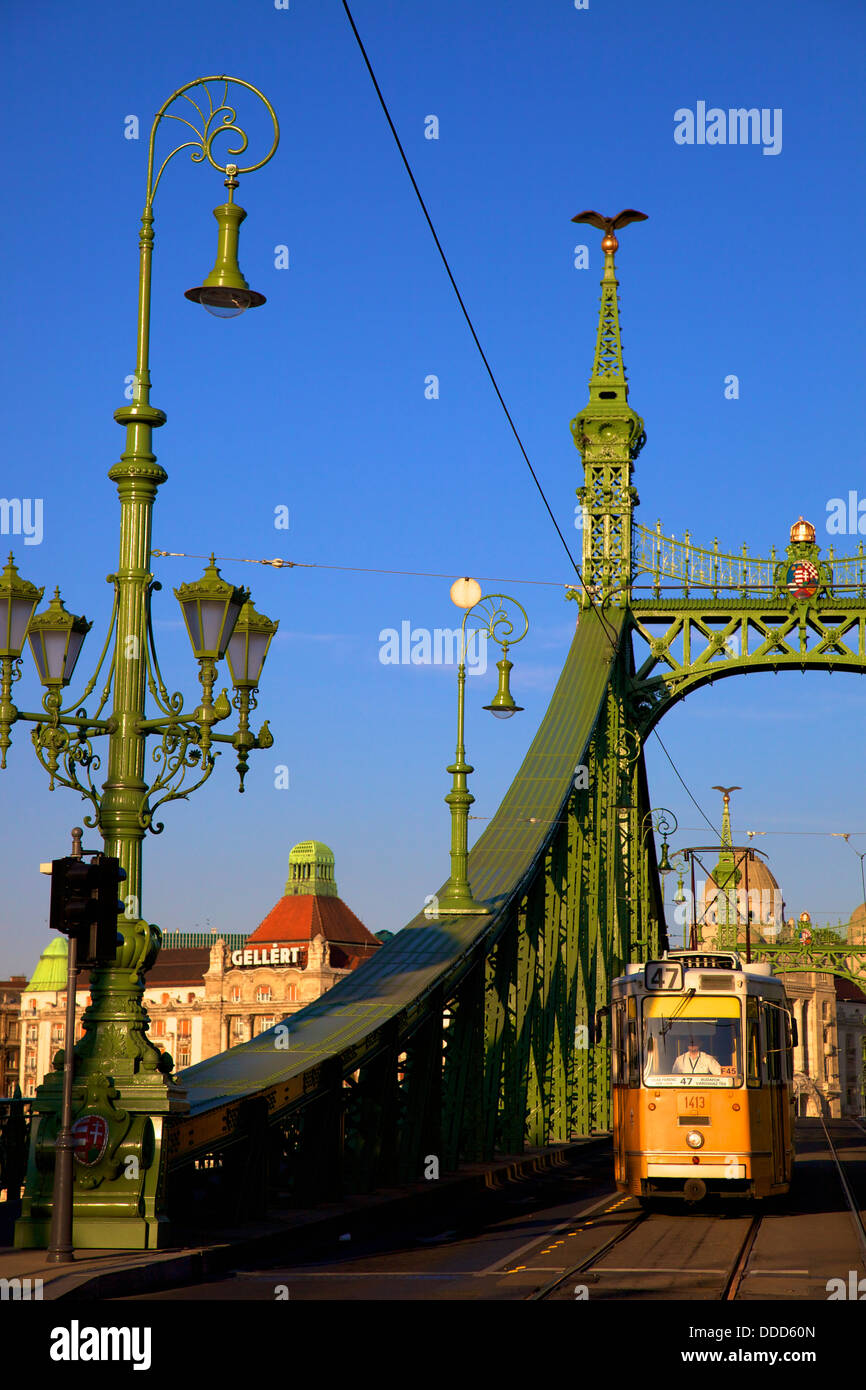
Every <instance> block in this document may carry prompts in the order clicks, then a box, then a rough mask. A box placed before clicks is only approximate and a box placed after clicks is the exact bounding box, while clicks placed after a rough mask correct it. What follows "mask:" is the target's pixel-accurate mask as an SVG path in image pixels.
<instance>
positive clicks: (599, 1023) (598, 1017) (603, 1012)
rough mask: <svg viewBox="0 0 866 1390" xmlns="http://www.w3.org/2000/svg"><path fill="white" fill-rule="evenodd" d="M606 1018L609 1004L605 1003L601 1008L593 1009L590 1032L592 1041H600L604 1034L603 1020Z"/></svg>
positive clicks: (608, 1015)
mask: <svg viewBox="0 0 866 1390" xmlns="http://www.w3.org/2000/svg"><path fill="white" fill-rule="evenodd" d="M606 1018H610V1004H605V1005H604V1006H603V1008H601V1009H596V1011H595V1019H594V1027H593V1032H592V1040H593V1042H594V1043H600V1042H601V1040H602V1037H603V1036H604V1021H605V1019H606Z"/></svg>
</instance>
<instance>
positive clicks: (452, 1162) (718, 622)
mask: <svg viewBox="0 0 866 1390" xmlns="http://www.w3.org/2000/svg"><path fill="white" fill-rule="evenodd" d="M602 247H603V250H604V253H605V265H604V275H603V279H602V282H601V287H602V299H601V311H600V316H599V327H598V336H597V343H596V352H595V361H594V366H593V373H592V377H591V380H590V384H589V392H590V400H589V403H588V405H587V407H586V408H585V409H584V410H583V412H582V413H581V414H580V415H578V417H577V418H576V419H575V420H574V421H573V422H572V432H573V434H574V439H575V443H576V444H577V447H578V449H579V450H580V453H581V456H582V459H583V465H584V485H583V486H582V487H581V488H580V489H579V490H578V497H579V498H580V501H581V505H582V512H583V562H582V578H583V584H584V587H583V588H582V589H581V590H574V591H573V592H572V593H571V594H570V595H569V597H572V598H574V599H575V600H576V601H577V614H578V626H577V630H576V633H575V636H574V640H573V642H572V645H571V649H570V651H569V653H568V656H567V658H566V661H565V665H564V668H563V671H562V675H561V676H560V679H559V682H558V684H557V687H556V690H555V692H554V695H553V697H552V699H551V703H550V706H549V708H548V711H547V713H546V715H545V717H544V719H543V721H542V724H541V726H540V728H539V730H538V733H537V735H536V738H535V740H534V742H533V744H532V746H531V748H530V750H529V752H528V753H527V756H526V758H525V760H524V763H523V765H522V767H521V768H520V770H519V771H518V773H517V776H516V777H515V779H514V782H513V783H512V785H511V787H510V789H509V791H508V792H507V793H506V795H505V798H504V800H503V801H502V804H501V806H500V807H499V810H498V811H497V813H496V815H495V816H494V818H493V819H492V821H491V822H490V824H489V825H488V827H487V829H486V830H485V832H484V834H483V835H482V836H481V838H480V839H479V841H478V843H477V844H476V846H475V848H474V849H473V850H472V852H471V855H470V864H469V867H470V876H471V882H472V888H473V892H474V894H475V896H476V898H478V899H479V900H481V901H484V902H485V903H486V904H487V905H488V907H489V908H490V909H491V911H490V914H489V915H488V916H477V917H466V916H455V917H451V918H449V917H447V916H444V915H443V916H440V917H432V918H431V917H430V916H427V915H425V913H423V912H422V913H419V914H418V916H417V917H415V918H414V919H413V920H412V921H411V922H409V923H408V925H407V926H406V928H404V930H402V931H401V932H399V933H398V934H397V935H396V936H395V937H394V938H393V939H392V940H391V941H389V942H388V944H387V945H386V946H385V947H383V949H382V950H380V951H378V952H377V953H376V955H375V956H374V957H373V958H372V959H371V960H370V961H369V962H367V963H366V964H365V965H363V966H362V967H360V968H359V969H358V970H356V971H355V972H354V973H353V974H352V975H351V976H348V977H346V978H345V979H343V980H341V981H340V983H339V984H337V985H336V986H335V987H334V988H333V989H332V990H330V991H329V992H328V993H327V994H326V995H325V996H323V997H322V998H321V999H319V1000H317V1001H315V1002H314V1003H313V1004H310V1005H308V1006H307V1007H306V1008H304V1009H302V1010H301V1011H300V1012H299V1013H296V1014H293V1015H291V1016H290V1017H289V1018H288V1019H286V1020H285V1021H284V1022H283V1023H282V1024H279V1025H277V1026H276V1027H275V1028H274V1029H271V1030H270V1031H269V1032H266V1033H263V1034H261V1035H260V1036H259V1037H257V1038H254V1039H253V1040H252V1041H251V1042H248V1043H245V1044H243V1045H241V1046H239V1047H236V1048H233V1049H231V1050H230V1051H229V1052H227V1053H223V1054H221V1055H219V1056H216V1057H212V1058H209V1059H208V1060H206V1061H204V1062H201V1063H199V1064H198V1065H197V1066H195V1067H192V1068H190V1069H188V1070H186V1071H184V1072H183V1073H182V1075H181V1084H182V1085H183V1086H184V1087H185V1088H186V1091H187V1093H188V1096H189V1101H190V1111H189V1114H188V1115H186V1116H180V1117H171V1118H169V1119H168V1120H167V1122H166V1123H167V1126H168V1134H167V1144H166V1152H167V1155H168V1171H167V1174H166V1176H167V1180H168V1195H169V1203H170V1207H172V1208H173V1209H174V1210H175V1211H179V1210H184V1211H185V1212H186V1213H189V1211H190V1204H192V1206H193V1207H194V1206H195V1204H196V1203H198V1204H199V1206H201V1204H202V1203H205V1204H206V1203H207V1201H208V1197H209V1199H210V1200H211V1201H212V1203H213V1204H214V1206H215V1208H216V1209H218V1210H219V1212H220V1213H221V1215H222V1216H223V1218H225V1217H226V1216H227V1215H228V1214H230V1213H231V1212H232V1211H234V1213H235V1215H236V1216H241V1215H245V1214H250V1213H252V1212H257V1211H260V1210H261V1209H262V1207H263V1204H264V1202H265V1200H266V1193H267V1188H268V1184H269V1182H270V1183H277V1184H278V1185H279V1186H281V1187H283V1188H286V1187H288V1188H290V1190H291V1191H292V1192H293V1194H294V1195H295V1198H296V1200H297V1201H298V1202H301V1203H303V1202H308V1201H311V1200H314V1199H317V1198H324V1197H332V1196H334V1195H336V1194H338V1193H340V1192H341V1191H343V1192H345V1191H365V1190H369V1189H371V1188H373V1187H376V1186H382V1185H388V1184H392V1183H394V1182H398V1181H405V1180H416V1179H419V1178H421V1177H422V1176H423V1175H424V1172H425V1168H426V1167H427V1165H428V1164H429V1162H430V1160H431V1159H433V1158H435V1159H436V1160H437V1163H438V1166H439V1169H440V1171H446V1170H448V1169H450V1168H454V1167H455V1166H456V1165H457V1164H458V1162H460V1161H461V1160H470V1161H471V1160H476V1161H477V1160H483V1159H489V1158H491V1157H492V1156H493V1154H494V1153H495V1152H497V1151H499V1152H508V1153H515V1152H519V1151H520V1150H521V1149H522V1148H523V1147H524V1145H527V1144H529V1145H543V1144H547V1143H552V1142H556V1141H559V1140H565V1139H567V1138H568V1137H569V1136H571V1135H574V1134H576V1133H580V1134H587V1133H590V1132H592V1131H594V1130H603V1129H606V1128H607V1127H608V1125H609V1119H610V1110H609V1090H608V1076H609V1039H608V1035H607V1026H608V1025H607V1020H606V1017H605V1015H604V1013H603V1010H604V1007H605V1006H606V1005H607V1004H608V1002H609V988H610V981H611V979H612V978H613V976H614V975H615V974H616V973H617V972H618V971H619V969H620V968H621V966H622V965H623V964H624V963H625V962H626V961H627V960H629V959H641V958H649V957H651V956H652V955H654V954H656V953H658V952H659V951H660V950H662V949H663V948H664V947H665V945H666V944H667V936H666V928H665V923H664V913H663V907H662V895H661V890H660V883H659V876H658V871H657V864H656V857H655V844H654V839H653V834H652V829H651V824H650V821H651V817H649V815H648V813H649V811H650V806H651V803H650V798H649V792H648V787H647V778H646V770H645V765H644V756H643V747H644V742H645V740H646V738H647V736H648V734H649V732H650V731H651V730H652V728H653V727H654V726H655V725H656V724H657V723H658V721H659V720H660V719H661V717H662V716H663V715H664V714H665V713H667V711H668V710H669V709H670V708H671V707H672V706H673V705H674V704H675V703H676V702H677V701H679V700H681V699H682V698H684V696H685V695H686V694H688V693H689V692H690V691H692V690H694V689H697V688H698V687H699V686H701V685H705V684H709V683H712V682H713V681H714V680H717V679H721V678H725V677H728V676H732V675H737V674H747V673H750V672H754V671H780V670H825V671H840V670H847V671H852V672H856V673H857V674H864V673H866V579H864V556H863V546H862V544H861V545H860V547H859V551H858V553H857V554H856V555H854V556H852V557H849V558H844V559H837V558H836V557H835V556H833V555H832V553H831V554H830V555H829V556H828V557H826V558H823V559H822V558H821V555H820V552H819V549H818V547H817V545H816V544H815V537H814V530H813V528H811V527H810V526H809V525H808V523H803V522H801V523H799V524H798V525H797V526H795V527H793V528H792V536H791V543H790V545H789V546H788V548H787V551H786V554H785V556H784V557H776V555H775V553H773V554H771V557H770V559H769V560H755V559H752V558H751V557H749V556H748V555H747V554H746V553H745V551H744V552H743V554H742V555H740V556H728V555H722V554H721V553H720V552H719V550H718V545H717V544H716V546H715V548H714V549H713V550H706V549H701V548H699V547H697V546H694V545H692V543H691V541H690V539H689V538H688V537H686V539H685V540H684V541H675V540H673V539H672V538H670V539H669V538H667V537H664V536H662V534H661V527H660V526H659V527H657V528H656V530H655V531H650V530H647V529H646V528H644V527H642V526H640V525H639V524H638V523H637V522H636V521H635V518H634V509H635V506H636V505H637V502H638V497H637V492H636V489H635V487H634V485H633V483H632V475H633V469H634V463H635V460H636V459H637V457H638V455H639V453H640V451H641V449H642V447H643V444H644V442H645V437H646V436H645V431H644V425H643V421H642V419H641V418H640V416H638V415H637V414H636V413H635V411H634V410H633V409H632V408H631V407H630V406H629V404H628V386H627V382H626V377H625V371H624V367H623V361H622V348H621V342H620V329H619V302H618V293H617V288H618V282H617V280H616V271H615V266H614V252H615V250H616V249H617V241H616V237H615V236H614V235H613V234H612V232H611V230H610V229H608V232H607V235H606V236H605V238H604V240H603V242H602ZM573 611H574V610H573ZM770 953H772V954H773V959H774V962H775V968H776V969H778V970H791V969H806V968H808V969H817V970H828V969H830V970H832V971H833V973H839V974H847V975H849V977H850V978H856V977H858V972H859V970H860V968H861V967H862V966H863V965H864V964H866V951H864V952H859V951H858V952H856V953H854V954H852V953H851V952H846V954H845V957H844V958H843V957H841V956H838V953H837V952H836V953H834V952H833V951H832V950H827V951H823V952H820V953H817V954H816V955H815V956H814V959H813V958H812V957H811V956H810V957H809V958H808V961H807V958H806V956H805V954H804V952H803V950H802V948H796V950H795V951H792V950H789V949H788V948H782V947H776V948H770ZM794 955H796V960H795V959H794V958H793V956H794ZM819 955H820V960H819V958H818V956H819ZM789 957H791V958H790V959H789Z"/></svg>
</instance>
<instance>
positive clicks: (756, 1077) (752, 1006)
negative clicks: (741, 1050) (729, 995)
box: [746, 995, 761, 1086]
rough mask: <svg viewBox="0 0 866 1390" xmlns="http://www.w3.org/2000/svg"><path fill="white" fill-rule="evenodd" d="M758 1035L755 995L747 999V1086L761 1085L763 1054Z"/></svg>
mask: <svg viewBox="0 0 866 1390" xmlns="http://www.w3.org/2000/svg"><path fill="white" fill-rule="evenodd" d="M759 1043H760V1038H759V1033H758V1001H757V999H756V998H755V997H754V995H749V997H748V998H747V999H746V1084H747V1085H749V1086H760V1084H761V1052H760V1046H759Z"/></svg>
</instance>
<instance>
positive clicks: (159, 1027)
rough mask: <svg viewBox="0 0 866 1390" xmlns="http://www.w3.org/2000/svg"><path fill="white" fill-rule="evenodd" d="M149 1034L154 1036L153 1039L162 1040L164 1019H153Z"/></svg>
mask: <svg viewBox="0 0 866 1390" xmlns="http://www.w3.org/2000/svg"><path fill="white" fill-rule="evenodd" d="M151 1032H152V1033H153V1036H154V1037H155V1038H164V1037H165V1019H164V1018H155V1019H154V1020H153V1028H152V1029H151Z"/></svg>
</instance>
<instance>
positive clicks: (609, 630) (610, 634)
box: [343, 0, 618, 653]
mask: <svg viewBox="0 0 866 1390" xmlns="http://www.w3.org/2000/svg"><path fill="white" fill-rule="evenodd" d="M343 9H344V10H345V11H346V17H347V19H348V21H349V23H350V24H351V26H352V33H353V34H354V35H355V39H356V41H357V44H358V48H359V49H360V51H361V57H362V58H363V59H364V63H365V65H366V68H367V71H368V73H369V74H370V80H371V82H372V83H373V86H374V88H375V91H376V95H377V97H378V98H379V104H380V106H381V107H382V111H383V112H384V114H385V119H386V121H387V122H388V125H389V127H390V130H391V134H392V135H393V137H394V141H395V143H396V145H397V149H398V150H399V152H400V158H401V159H402V161H403V165H404V167H405V169H406V173H407V174H408V175H409V179H410V181H411V184H412V187H413V189H414V190H415V196H416V197H417V199H418V202H419V204H420V207H421V211H422V212H423V214H424V217H425V218H426V221H427V226H428V227H429V228H430V233H431V235H432V237H433V240H434V242H435V243H436V250H437V251H438V252H439V255H440V258H441V260H442V264H443V265H444V267H445V273H446V274H447V276H448V279H449V280H450V281H451V288H452V289H453V290H454V293H455V295H456V296H457V302H458V304H459V305H460V308H461V310H462V311H463V317H464V318H465V320H466V323H467V325H468V328H469V332H470V333H471V334H472V338H473V341H474V343H475V346H476V347H477V349H478V352H479V354H480V357H481V361H482V362H483V363H484V366H485V369H486V371H487V375H488V376H489V377H490V382H491V385H492V386H493V389H494V391H495V392H496V396H497V399H498V401H499V404H500V405H501V406H502V409H503V411H504V412H505V418H506V420H507V421H508V423H509V425H510V427H511V432H512V434H513V435H514V438H515V440H516V441H517V447H518V449H519V450H520V452H521V454H522V455H523V459H524V462H525V463H526V466H527V468H528V469H529V471H530V473H531V474H532V479H533V482H534V483H535V486H536V487H537V488H538V491H539V494H540V496H541V500H542V502H543V503H544V505H545V507H546V508H547V513H548V515H549V517H550V519H551V521H552V522H553V524H554V526H555V527H556V534H557V535H558V536H559V539H560V540H561V541H562V545H563V548H564V550H565V553H566V555H567V556H568V558H569V560H570V561H571V564H572V566H573V568H574V572H575V574H576V575H577V577H578V579H579V580H580V583H581V586H582V587H583V591H584V593H585V594H586V597H587V599H588V601H589V604H590V606H591V608H592V609H593V612H594V613H595V614H596V616H597V617H598V620H599V622H600V623H601V624H602V626H603V628H604V631H605V633H606V634H607V638H608V641H609V642H610V644H611V646H612V648H613V650H614V653H616V652H617V651H618V645H617V634H616V631H615V629H614V628H613V627H611V625H610V623H609V622H608V620H607V619H606V618H605V616H604V614H603V613H602V611H601V609H600V608H598V607H597V606H596V604H595V601H594V599H593V597H592V594H591V593H590V591H589V589H588V588H587V585H586V584H585V582H584V578H583V575H582V574H581V571H580V566H579V565H578V563H577V561H576V560H575V558H574V556H573V555H572V553H571V550H570V549H569V545H568V542H567V541H566V539H565V536H564V535H563V534H562V530H561V528H560V525H559V522H558V521H557V519H556V517H555V516H554V514H553V509H552V507H551V505H550V503H549V502H548V500H547V496H546V494H545V491H544V488H543V487H542V486H541V482H540V481H539V478H538V474H537V473H536V471H535V469H534V468H533V466H532V463H531V461H530V458H529V455H528V453H527V452H526V449H525V447H524V444H523V440H522V439H521V438H520V434H519V433H518V429H517V426H516V425H515V423H514V419H513V418H512V415H511V411H510V410H509V409H508V406H507V405H506V403H505V397H504V396H503V394H502V392H501V391H500V389H499V383H498V382H497V380H496V377H495V375H494V373H493V368H492V367H491V365H490V363H489V361H488V359H487V354H486V353H485V351H484V348H483V347H482V346H481V339H480V338H479V337H478V334H477V333H476V331H475V325H474V324H473V322H472V318H471V316H470V313H469V310H468V309H467V308H466V304H465V302H464V299H463V296H462V294H461V293H460V290H459V288H458V286H457V281H456V280H455V278H454V274H453V272H452V270H451V266H450V264H449V262H448V257H447V256H446V255H445V251H444V249H443V247H442V243H441V241H440V240H439V237H438V234H437V232H436V228H435V227H434V225H433V219H432V217H431V216H430V213H429V211H428V209H427V204H426V203H425V201H424V197H423V195H422V193H421V189H420V188H419V187H418V182H417V180H416V178H415V175H414V174H413V172H412V166H411V165H410V163H409V160H408V159H407V157H406V151H405V150H404V149H403V145H402V142H401V140H400V136H399V135H398V134H397V127H396V126H395V125H394V122H393V120H392V119H391V112H390V111H389V110H388V104H387V102H386V101H385V98H384V96H383V95H382V89H381V87H380V86H379V83H378V81H377V80H376V74H375V73H374V71H373V65H372V63H371V62H370V59H369V57H368V55H367V50H366V48H365V47H364V42H363V40H362V38H361V35H360V34H359V33H358V26H357V25H356V23H355V21H354V19H353V17H352V11H351V10H350V9H349V6H348V5H347V3H346V0H343Z"/></svg>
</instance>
